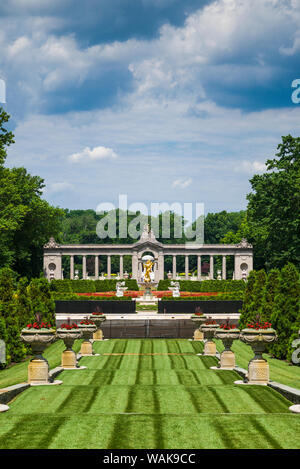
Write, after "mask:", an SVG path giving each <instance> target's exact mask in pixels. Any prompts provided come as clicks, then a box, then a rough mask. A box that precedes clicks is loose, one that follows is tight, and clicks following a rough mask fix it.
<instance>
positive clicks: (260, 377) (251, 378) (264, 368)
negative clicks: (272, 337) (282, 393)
mask: <svg viewBox="0 0 300 469" xmlns="http://www.w3.org/2000/svg"><path fill="white" fill-rule="evenodd" d="M269 379H270V374H269V364H268V362H267V361H266V360H263V359H254V360H252V361H251V362H250V363H249V366H248V383H249V384H268V382H269Z"/></svg>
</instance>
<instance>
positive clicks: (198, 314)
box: [191, 308, 206, 342]
mask: <svg viewBox="0 0 300 469" xmlns="http://www.w3.org/2000/svg"><path fill="white" fill-rule="evenodd" d="M191 320H192V321H193V322H194V323H195V325H196V327H197V329H195V331H194V340H199V341H201V342H203V338H204V336H203V332H202V331H201V330H200V327H201V325H202V324H204V322H205V321H206V317H205V316H204V314H203V313H202V311H201V310H200V311H197V308H196V310H195V313H194V314H193V315H192V316H191Z"/></svg>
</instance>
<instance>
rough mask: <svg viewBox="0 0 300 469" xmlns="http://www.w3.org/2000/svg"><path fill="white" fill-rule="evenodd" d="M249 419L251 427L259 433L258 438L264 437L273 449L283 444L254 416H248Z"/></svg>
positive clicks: (280, 447) (279, 447)
mask: <svg viewBox="0 0 300 469" xmlns="http://www.w3.org/2000/svg"><path fill="white" fill-rule="evenodd" d="M249 420H250V422H251V424H252V425H253V427H254V428H255V429H256V430H257V432H258V433H259V435H260V438H262V437H263V438H265V440H266V441H267V442H268V443H269V446H270V447H271V448H275V449H282V448H283V446H282V445H281V443H280V442H279V440H278V439H276V438H274V437H273V436H272V435H271V434H270V433H269V432H268V431H267V430H266V429H265V427H264V426H263V425H262V424H261V423H260V422H259V420H258V419H257V418H256V417H255V416H250V417H249Z"/></svg>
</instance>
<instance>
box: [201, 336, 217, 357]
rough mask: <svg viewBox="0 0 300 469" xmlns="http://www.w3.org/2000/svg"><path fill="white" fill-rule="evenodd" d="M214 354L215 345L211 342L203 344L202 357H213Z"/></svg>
mask: <svg viewBox="0 0 300 469" xmlns="http://www.w3.org/2000/svg"><path fill="white" fill-rule="evenodd" d="M216 353H217V348H216V344H215V343H214V342H213V341H212V340H208V341H207V342H205V344H204V352H203V355H208V356H211V357H215V356H216Z"/></svg>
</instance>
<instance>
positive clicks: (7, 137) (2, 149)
mask: <svg viewBox="0 0 300 469" xmlns="http://www.w3.org/2000/svg"><path fill="white" fill-rule="evenodd" d="M9 119H10V116H9V115H8V114H7V113H6V112H5V111H4V109H3V108H2V107H0V166H2V165H3V164H4V161H5V159H6V147H8V146H9V145H11V144H12V143H14V135H13V133H12V132H9V131H8V130H6V128H5V127H4V126H5V124H6V123H7V122H8V121H9Z"/></svg>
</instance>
